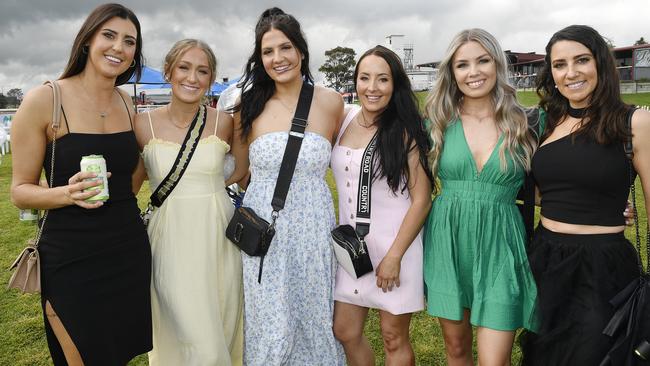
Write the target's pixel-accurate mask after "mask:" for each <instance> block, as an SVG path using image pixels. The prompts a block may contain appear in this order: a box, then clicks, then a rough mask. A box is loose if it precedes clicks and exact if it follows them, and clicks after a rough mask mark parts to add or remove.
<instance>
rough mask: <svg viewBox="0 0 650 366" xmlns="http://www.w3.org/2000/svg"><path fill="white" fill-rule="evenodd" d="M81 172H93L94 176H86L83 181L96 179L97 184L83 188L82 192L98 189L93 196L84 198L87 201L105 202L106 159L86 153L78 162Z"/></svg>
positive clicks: (106, 190)
mask: <svg viewBox="0 0 650 366" xmlns="http://www.w3.org/2000/svg"><path fill="white" fill-rule="evenodd" d="M79 165H80V167H81V172H87V173H94V174H95V175H96V177H94V178H86V179H84V181H98V182H99V184H97V185H95V186H93V187H89V188H86V189H84V192H87V191H94V190H99V193H97V194H96V195H94V196H91V197H89V198H87V199H86V201H87V202H98V201H102V202H105V201H107V200H108V198H109V194H108V172H107V170H106V160H105V159H104V157H103V156H101V155H88V156H84V157H82V158H81V162H80V163H79Z"/></svg>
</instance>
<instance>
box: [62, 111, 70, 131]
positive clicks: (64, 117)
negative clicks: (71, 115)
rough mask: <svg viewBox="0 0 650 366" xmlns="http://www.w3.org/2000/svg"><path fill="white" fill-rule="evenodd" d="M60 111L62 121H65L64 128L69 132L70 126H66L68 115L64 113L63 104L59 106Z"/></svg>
mask: <svg viewBox="0 0 650 366" xmlns="http://www.w3.org/2000/svg"><path fill="white" fill-rule="evenodd" d="M61 112H63V122H65V128H66V129H67V130H68V133H71V132H72V131H70V126H68V117H67V116H66V115H65V110H64V109H63V106H61Z"/></svg>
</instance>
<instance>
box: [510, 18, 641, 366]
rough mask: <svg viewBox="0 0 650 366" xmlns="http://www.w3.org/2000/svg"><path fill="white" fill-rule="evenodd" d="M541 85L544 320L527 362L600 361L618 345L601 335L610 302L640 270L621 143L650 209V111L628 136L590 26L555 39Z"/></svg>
mask: <svg viewBox="0 0 650 366" xmlns="http://www.w3.org/2000/svg"><path fill="white" fill-rule="evenodd" d="M537 85H538V86H537V93H538V94H539V95H540V97H541V102H540V106H541V107H542V108H544V109H545V110H546V112H547V125H546V126H547V128H546V131H545V135H544V136H543V139H542V143H541V145H540V147H539V148H538V149H537V152H536V153H535V155H534V156H533V161H532V171H533V175H534V177H535V180H536V183H537V186H538V188H539V191H540V193H541V206H542V211H541V223H540V225H539V226H538V228H537V230H536V233H535V237H534V239H533V242H532V243H531V246H530V252H529V261H530V266H531V269H532V272H533V275H534V276H535V280H536V282H537V287H538V300H539V311H540V315H541V325H540V328H539V331H538V332H537V334H532V333H530V334H527V335H526V336H525V337H524V338H523V342H522V350H523V364H525V365H555V366H562V365H567V366H568V365H581V366H591V365H600V364H601V361H603V358H604V357H605V355H606V354H607V353H608V351H609V350H610V348H611V347H612V345H613V340H612V339H611V338H610V337H608V336H606V335H604V334H602V332H603V330H604V328H605V326H606V325H607V323H608V322H609V320H610V318H611V317H612V315H613V314H614V309H613V307H612V306H611V304H610V303H609V301H610V300H611V299H612V298H613V297H614V296H615V295H616V294H618V293H619V292H620V291H621V290H623V288H625V286H627V285H628V284H629V283H630V282H631V281H633V280H634V279H635V278H637V276H638V275H639V270H638V267H637V254H636V253H635V249H634V247H633V246H632V245H631V244H630V243H629V242H628V241H627V240H626V239H625V237H624V236H623V230H624V228H625V226H624V225H625V219H624V217H623V216H621V214H620V213H621V212H622V211H623V210H624V208H625V206H626V201H627V198H628V193H629V188H630V186H629V180H630V178H629V160H628V158H627V157H626V154H625V152H624V149H623V146H624V143H625V142H626V141H628V140H629V139H630V138H631V140H632V144H633V147H634V157H633V159H632V163H633V166H634V170H635V171H636V173H638V176H639V177H640V179H641V184H642V186H643V191H644V193H645V203H646V207H650V195H649V193H650V113H648V112H647V111H643V110H637V111H635V112H634V114H633V115H632V126H631V127H632V136H631V137H630V136H629V131H628V127H627V126H626V116H627V113H628V111H629V108H630V107H629V106H627V105H626V104H624V103H623V101H622V100H621V97H620V90H619V80H618V72H617V70H616V67H615V63H614V58H613V57H612V54H611V52H610V50H609V48H608V47H607V43H606V42H605V41H604V40H603V38H602V37H601V36H600V34H598V32H596V31H595V30H594V29H592V28H590V27H588V26H582V25H572V26H569V27H567V28H564V29H562V30H560V31H558V32H556V33H555V34H554V35H553V37H552V38H551V40H550V41H549V43H548V45H547V46H546V64H545V66H544V68H543V70H542V72H541V74H540V76H539V80H538V84H537ZM613 364H615V365H621V364H623V363H622V362H614V363H613ZM602 365H610V363H603V364H602ZM626 365H627V363H626Z"/></svg>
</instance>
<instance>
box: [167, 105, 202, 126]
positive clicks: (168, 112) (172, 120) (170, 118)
mask: <svg viewBox="0 0 650 366" xmlns="http://www.w3.org/2000/svg"><path fill="white" fill-rule="evenodd" d="M170 105H171V103H169V104H167V118H169V122H171V123H172V125H174V127H176V128H178V129H179V130H184V129H186V128H188V127H190V125H191V124H192V121H190V123H188V124H187V125H186V126H181V125H178V124H177V123H176V122H174V119H173V118H172V114H171V112H170V111H169V109H170ZM194 114H196V113H194Z"/></svg>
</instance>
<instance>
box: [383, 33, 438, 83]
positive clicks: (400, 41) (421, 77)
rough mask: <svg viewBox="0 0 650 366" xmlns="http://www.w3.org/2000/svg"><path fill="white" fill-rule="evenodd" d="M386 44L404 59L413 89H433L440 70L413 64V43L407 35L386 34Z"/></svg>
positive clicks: (403, 62) (403, 63)
mask: <svg viewBox="0 0 650 366" xmlns="http://www.w3.org/2000/svg"><path fill="white" fill-rule="evenodd" d="M384 46H386V47H387V48H389V49H391V50H392V51H393V52H395V53H396V54H397V55H398V56H399V57H400V59H401V60H402V65H404V69H405V70H406V74H407V75H408V77H409V79H410V80H411V87H412V88H413V90H428V89H431V87H432V86H433V82H434V81H435V79H436V75H437V71H438V70H436V69H434V68H429V67H421V66H420V65H414V64H413V56H414V47H413V43H409V42H408V41H407V38H406V36H405V35H403V34H391V35H388V36H386V39H385V43H384Z"/></svg>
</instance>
